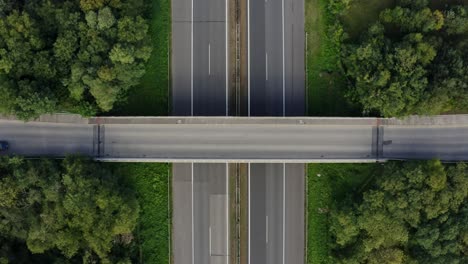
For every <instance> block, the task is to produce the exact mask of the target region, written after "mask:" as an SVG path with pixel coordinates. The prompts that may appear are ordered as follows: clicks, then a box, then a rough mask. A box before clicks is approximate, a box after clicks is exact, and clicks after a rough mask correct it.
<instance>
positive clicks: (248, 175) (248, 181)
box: [247, 163, 252, 264]
mask: <svg viewBox="0 0 468 264" xmlns="http://www.w3.org/2000/svg"><path fill="white" fill-rule="evenodd" d="M247 166H248V170H247V185H248V190H249V191H248V194H247V196H248V200H249V212H248V214H249V226H248V230H249V241H248V246H247V248H248V250H247V252H248V253H247V255H248V264H250V229H251V226H250V214H251V212H250V211H251V210H250V209H251V208H252V207H251V206H250V163H248V165H247Z"/></svg>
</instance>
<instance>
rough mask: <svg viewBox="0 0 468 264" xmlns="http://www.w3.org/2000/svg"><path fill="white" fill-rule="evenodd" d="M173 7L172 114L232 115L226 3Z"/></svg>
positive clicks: (180, 1)
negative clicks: (229, 109) (229, 106)
mask: <svg viewBox="0 0 468 264" xmlns="http://www.w3.org/2000/svg"><path fill="white" fill-rule="evenodd" d="M172 5H173V11H172V15H173V19H172V30H173V32H172V34H173V41H172V114H173V115H177V116H191V115H194V116H197V115H203V116H209V115H211V116H224V115H228V113H227V111H228V107H227V94H228V92H227V89H228V75H227V66H228V64H227V60H228V55H227V54H228V53H227V51H228V47H227V44H228V43H227V36H228V35H227V31H226V29H227V20H226V14H227V5H226V1H216V0H173V1H172Z"/></svg>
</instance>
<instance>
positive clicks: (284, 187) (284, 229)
mask: <svg viewBox="0 0 468 264" xmlns="http://www.w3.org/2000/svg"><path fill="white" fill-rule="evenodd" d="M285 236H286V164H285V163H283V264H285V259H286V258H285V252H286V246H285Z"/></svg>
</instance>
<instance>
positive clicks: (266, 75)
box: [265, 52, 268, 81]
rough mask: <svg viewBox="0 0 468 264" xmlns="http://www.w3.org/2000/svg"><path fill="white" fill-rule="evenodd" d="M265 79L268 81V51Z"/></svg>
mask: <svg viewBox="0 0 468 264" xmlns="http://www.w3.org/2000/svg"><path fill="white" fill-rule="evenodd" d="M265 79H266V80H267V81H268V52H266V53H265Z"/></svg>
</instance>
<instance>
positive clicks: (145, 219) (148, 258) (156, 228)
mask: <svg viewBox="0 0 468 264" xmlns="http://www.w3.org/2000/svg"><path fill="white" fill-rule="evenodd" d="M106 165H108V166H109V167H110V168H111V169H112V170H113V172H114V173H115V175H119V176H120V177H122V180H123V182H124V183H125V184H126V185H127V186H129V187H130V188H132V189H133V190H134V191H135V192H136V195H137V199H138V202H139V204H140V216H139V219H138V226H137V230H136V232H135V233H136V245H137V248H136V250H135V251H136V252H137V256H136V259H137V260H138V262H137V263H155V264H159V263H169V246H170V243H171V241H169V234H170V233H169V232H170V225H171V219H170V216H171V212H170V208H169V200H168V199H169V196H168V195H169V193H168V191H169V189H170V188H169V187H170V186H169V184H170V182H171V176H170V168H171V165H170V164H167V163H112V164H106Z"/></svg>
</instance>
